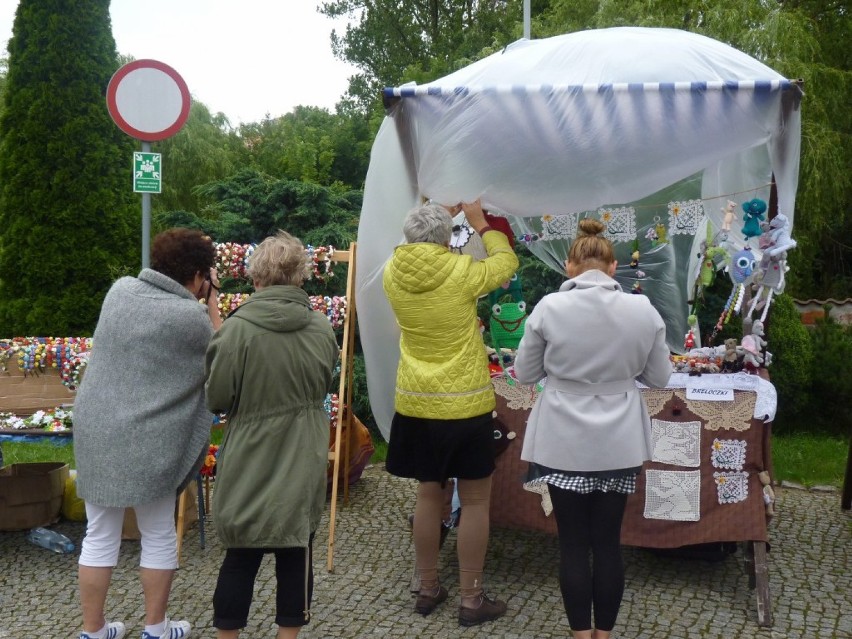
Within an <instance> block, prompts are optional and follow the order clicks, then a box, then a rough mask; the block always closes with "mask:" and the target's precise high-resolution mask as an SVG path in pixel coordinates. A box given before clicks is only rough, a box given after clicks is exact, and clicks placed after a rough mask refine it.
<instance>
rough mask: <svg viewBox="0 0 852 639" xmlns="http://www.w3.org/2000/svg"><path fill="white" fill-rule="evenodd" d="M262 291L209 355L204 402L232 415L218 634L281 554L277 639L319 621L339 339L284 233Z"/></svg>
mask: <svg viewBox="0 0 852 639" xmlns="http://www.w3.org/2000/svg"><path fill="white" fill-rule="evenodd" d="M248 273H249V276H250V277H251V278H252V280H253V282H254V287H255V289H256V292H255V293H254V294H253V295H252V296H251V297H250V298H249V299H248V300H247V301H246V302H244V303H243V304H242V306H240V307H239V308H238V309H237V310H236V311H234V312H233V313H232V314H231V315H230V317H228V319H227V320H226V321H225V322H224V323H223V324H222V328H221V329H220V331H219V332H218V333H217V334H216V336H215V338H214V339H213V340H212V341H211V343H210V347H209V349H208V351H207V405H208V407H209V408H210V410H212V411H214V412H225V413H227V424H228V425H227V429H226V431H225V437H224V440H223V441H222V446H221V448H220V449H219V459H218V461H217V465H216V490H215V492H214V494H213V512H215V513H216V516H215V519H214V521H215V526H216V532H217V534H218V535H219V538H220V539H221V541H222V544H223V545H224V546H225V548H226V555H225V559H224V561H223V563H222V568H221V569H220V573H219V581H218V583H217V586H216V591H215V594H214V596H213V609H214V625H215V627H216V628H217V629H218V635H217V636H218V637H219V639H232V638H235V637H237V636H238V634H239V630H240V629H241V628H244V627H245V626H246V624H247V619H248V611H249V607H250V605H251V598H252V591H253V587H254V580H255V576H256V575H257V570H258V568H259V567H260V563H261V560H262V558H263V555H264V553H267V552H271V553H274V554H275V560H276V576H277V578H278V596H277V611H276V619H275V620H276V623H277V624H278V626H279V630H278V637H279V639H283V638H291V637H296V636H297V635H298V632H299V629H300V627H301V626H303V625H304V624H306V623H307V622H308V620H309V618H310V599H311V594H312V587H313V571H312V568H311V542H312V539H313V535H314V533H315V532H316V530H317V528H318V526H319V522H320V517H321V515H322V511H323V508H324V507H325V498H326V468H327V463H328V433H329V422H328V415H327V413H326V411H325V408H324V405H323V402H324V400H325V397H326V395H327V393H328V392H329V390H330V388H331V384H332V377H333V375H334V369H335V366H336V364H337V359H338V347H337V342H336V340H335V337H334V333H333V331H332V329H331V325H330V324H329V322H328V320H327V319H326V318H325V316H324V315H322V314H321V313H317V312H316V311H313V310H312V309H311V305H310V300H309V298H308V295H307V293H305V291H304V290H303V289H302V288H301V284H302V282H303V281H304V280H305V278H306V277H307V275H308V273H309V265H308V261H307V257H306V254H305V248H304V246H303V245H302V244H301V242H299V240H297V239H296V238H294V237H293V236H291V235H289V234H287V233H285V232H283V231H280V232H279V233H278V234H277V235H276V236H274V237H270V238H267V239H266V240H264V241H263V242H262V243H261V244H260V245H259V246H258V247H257V249H255V252H254V253H253V254H252V256H251V258H250V262H249V267H248Z"/></svg>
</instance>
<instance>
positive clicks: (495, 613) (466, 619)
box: [459, 591, 506, 626]
mask: <svg viewBox="0 0 852 639" xmlns="http://www.w3.org/2000/svg"><path fill="white" fill-rule="evenodd" d="M477 601H478V602H479V603H478V605H477V606H476V608H465V607H464V606H459V624H460V625H462V626H478V625H479V624H481V623H485V622H486V621H494V620H495V619H498V618H500V617H502V616H503V615H504V614H506V602H505V601H500V600H499V599H489V598H488V595H486V594H485V591H482V592H481V593H479V597H478V599H477Z"/></svg>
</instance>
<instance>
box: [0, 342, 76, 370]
mask: <svg viewBox="0 0 852 639" xmlns="http://www.w3.org/2000/svg"><path fill="white" fill-rule="evenodd" d="M91 348H92V338H91V337H15V338H12V339H4V340H0V370H2V371H3V372H6V371H7V370H8V361H9V360H11V359H14V360H15V362H16V363H17V365H18V369H19V370H21V371H23V373H24V375H25V376H27V375H36V374H39V373H44V372H46V371H47V369H49V368H56V369H58V370H60V371H62V369H63V367H64V366H65V363H66V362H68V361H71V360H73V359H75V358H76V357H77V356H78V355H79V354H81V353H84V352H87V351H89V350H91Z"/></svg>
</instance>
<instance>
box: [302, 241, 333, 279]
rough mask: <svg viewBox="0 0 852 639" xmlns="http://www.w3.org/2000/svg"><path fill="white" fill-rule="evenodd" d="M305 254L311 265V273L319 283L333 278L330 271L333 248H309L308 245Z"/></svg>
mask: <svg viewBox="0 0 852 639" xmlns="http://www.w3.org/2000/svg"><path fill="white" fill-rule="evenodd" d="M305 252H306V253H307V254H308V259H309V260H310V261H311V262H312V263H313V268H312V272H313V274H314V277H315V278H317V279H318V280H320V281H324V280H327V279H329V278H331V277H334V272H333V271H332V270H331V258H332V256H333V255H334V247H333V246H317V247H314V246H311V245H310V244H308V245H307V246H306V247H305Z"/></svg>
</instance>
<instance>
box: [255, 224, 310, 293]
mask: <svg viewBox="0 0 852 639" xmlns="http://www.w3.org/2000/svg"><path fill="white" fill-rule="evenodd" d="M247 272H248V276H249V277H250V278H251V279H252V281H253V282H254V284H255V286H275V285H280V284H285V285H287V284H289V285H291V286H301V285H302V283H303V282H304V281H305V280H306V279H308V277H309V276H310V273H311V270H310V264H309V262H308V256H307V253H306V252H305V247H304V245H303V244H302V242H301V241H299V239H298V238H296V237H293V236H292V235H290V234H289V233H287V232H286V231H278V233H276V234H275V235H273V236H270V237H267V238H266V239H265V240H263V242H261V243H260V244H258V245H257V248H256V249H254V253H252V254H251V257H250V258H249V263H248V269H247Z"/></svg>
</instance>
